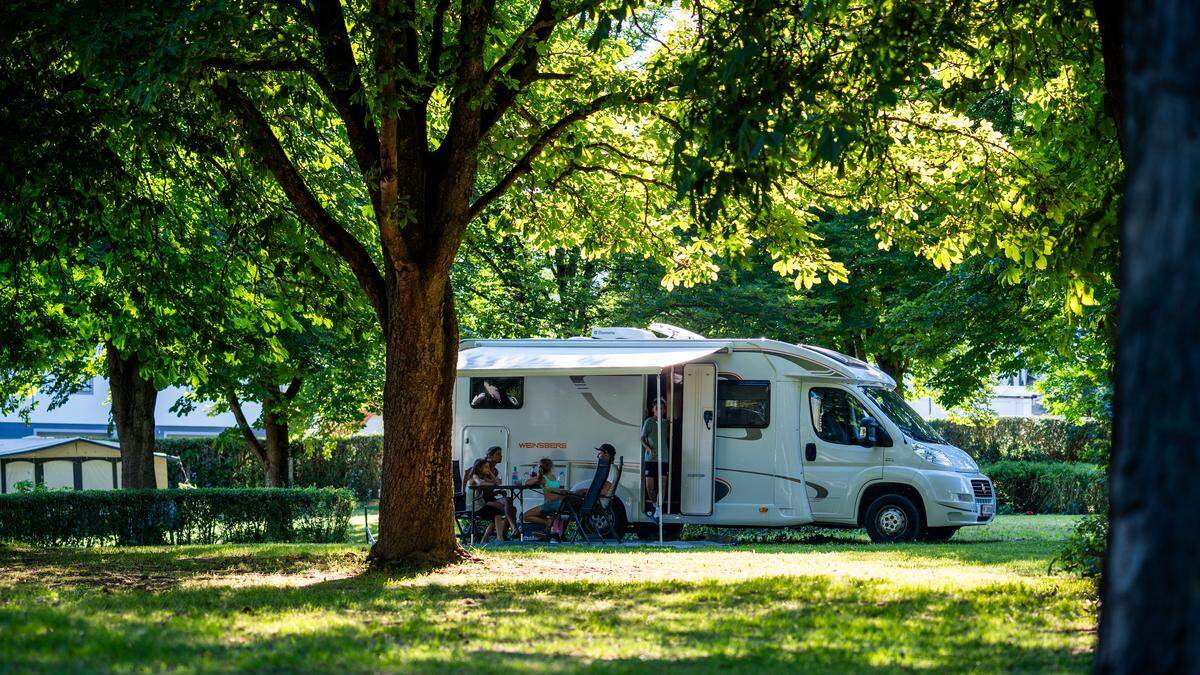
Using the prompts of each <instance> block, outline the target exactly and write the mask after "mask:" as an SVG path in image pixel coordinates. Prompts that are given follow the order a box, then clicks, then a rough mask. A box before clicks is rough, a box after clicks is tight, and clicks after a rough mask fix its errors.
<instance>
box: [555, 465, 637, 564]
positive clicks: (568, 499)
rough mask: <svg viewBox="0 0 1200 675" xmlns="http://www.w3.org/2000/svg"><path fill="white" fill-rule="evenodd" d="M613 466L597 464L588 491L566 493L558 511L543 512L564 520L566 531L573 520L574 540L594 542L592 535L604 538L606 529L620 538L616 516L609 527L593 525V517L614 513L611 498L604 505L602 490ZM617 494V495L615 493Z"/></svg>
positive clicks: (618, 474)
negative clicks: (616, 525) (578, 493)
mask: <svg viewBox="0 0 1200 675" xmlns="http://www.w3.org/2000/svg"><path fill="white" fill-rule="evenodd" d="M611 468H612V463H611V462H600V463H599V464H597V465H596V475H594V476H592V484H591V485H589V486H588V490H587V492H586V493H585V494H584V495H583V496H582V497H581V496H579V495H566V496H564V497H563V498H562V500H561V502H560V504H561V505H560V506H559V510H558V512H557V513H554V514H549V513H543V514H542V515H544V516H546V517H547V518H549V519H551V520H562V521H564V522H563V532H564V533H565V532H566V528H567V526H569V525H570V524H571V522H572V521H573V522H574V523H575V533H574V535H573V536H572V537H571V541H572V542H576V541H578V540H579V537H581V536H582V537H583V540H584V541H585V542H587V543H589V544H590V543H592V537H596V538H598V539H601V540H603V539H604V530H605V529H606V530H607V531H608V532H609V533H610V534H612V535H613V538H614V539H619V538H618V537H617V535H616V530H615V528H614V525H613V524H612V521H613V520H615V518H610V520H609V525H608V527H607V528H598V527H595V526H593V524H592V522H591V521H592V519H594V518H597V517H601V518H602V517H603V516H604V515H605V513H606V512H607V514H608V515H609V516H611V515H612V500H611V499H609V500H608V502H607V504H606V505H602V504H601V501H600V498H601V496H602V495H601V494H600V492H601V490H603V489H604V482H605V481H606V480H607V479H608V472H609V469H611ZM617 479H618V480H619V479H620V470H619V469H618V472H617ZM613 492H614V493H615V492H616V484H615V483H614V484H613ZM614 496H615V495H614Z"/></svg>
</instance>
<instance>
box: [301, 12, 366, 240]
mask: <svg viewBox="0 0 1200 675" xmlns="http://www.w3.org/2000/svg"><path fill="white" fill-rule="evenodd" d="M313 27H314V28H316V31H317V37H318V39H319V40H320V42H321V55H322V57H323V58H324V59H325V66H326V68H328V70H329V76H330V80H331V82H332V86H331V88H330V91H327V92H326V93H325V95H326V96H328V97H329V100H330V102H332V103H333V106H334V108H335V109H336V110H337V113H338V116H339V117H340V118H341V119H342V124H343V125H345V127H346V138H347V139H348V140H349V141H350V150H351V152H353V153H354V161H355V163H356V164H357V165H358V170H359V173H361V174H362V177H363V181H364V182H365V183H366V185H367V192H368V193H369V194H370V196H371V206H372V207H374V209H375V213H376V214H378V213H379V212H380V210H381V209H382V208H383V204H382V201H381V197H380V192H379V161H380V160H379V132H378V131H376V129H375V122H374V121H373V120H372V118H371V111H370V109H369V108H368V107H367V100H366V99H367V94H366V89H365V87H364V86H363V80H362V73H361V71H360V70H359V68H358V63H357V62H356V61H355V60H354V49H353V47H352V46H351V44H350V34H349V32H348V31H347V30H346V17H345V16H344V15H343V13H342V3H341V2H340V0H315V2H314V3H313ZM376 217H378V215H377V216H376Z"/></svg>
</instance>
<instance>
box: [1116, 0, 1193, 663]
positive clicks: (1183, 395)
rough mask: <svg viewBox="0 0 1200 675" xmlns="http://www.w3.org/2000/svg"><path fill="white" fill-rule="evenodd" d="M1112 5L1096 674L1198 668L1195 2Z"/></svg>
mask: <svg viewBox="0 0 1200 675" xmlns="http://www.w3.org/2000/svg"><path fill="white" fill-rule="evenodd" d="M1109 9H1111V8H1109ZM1122 9H1123V10H1124V16H1123V21H1122V23H1123V24H1124V29H1125V30H1124V67H1125V70H1124V92H1123V93H1124V114H1125V121H1126V124H1125V166H1126V189H1125V196H1124V198H1123V204H1122V206H1123V213H1122V222H1121V236H1122V251H1121V270H1120V283H1119V288H1120V292H1121V297H1120V301H1119V302H1120V309H1119V319H1118V326H1117V377H1116V383H1115V400H1114V423H1113V451H1112V466H1111V470H1110V471H1111V474H1110V488H1109V490H1110V492H1109V494H1110V514H1111V525H1112V529H1111V538H1110V541H1109V548H1108V554H1107V557H1106V559H1105V563H1104V577H1103V582H1102V586H1103V590H1102V594H1103V604H1102V609H1101V617H1100V644H1099V649H1098V654H1097V662H1096V667H1097V670H1098V671H1099V672H1102V673H1133V672H1138V673H1141V672H1145V673H1167V672H1171V673H1196V672H1200V568H1198V567H1197V565H1198V563H1197V560H1198V559H1200V538H1197V536H1196V517H1195V512H1196V499H1195V491H1194V490H1195V488H1194V486H1195V482H1196V475H1197V472H1198V471H1200V443H1198V442H1197V427H1198V424H1200V394H1198V393H1197V389H1196V386H1197V384H1196V383H1197V382H1198V381H1200V87H1197V82H1198V78H1200V50H1197V49H1196V45H1195V38H1196V35H1200V4H1198V3H1196V2H1195V1H1194V0H1159V1H1158V2H1148V3H1144V4H1138V5H1136V6H1134V5H1132V4H1130V5H1129V6H1127V7H1124V8H1122V7H1120V5H1118V6H1117V10H1118V12H1119V11H1120V10H1122ZM1100 16H1101V21H1102V22H1103V21H1104V20H1105V17H1106V16H1107V17H1110V18H1111V14H1106V13H1103V12H1101V13H1100ZM1109 28H1110V29H1111V26H1109ZM1102 34H1110V35H1111V30H1110V31H1105V30H1103V29H1102ZM1106 53H1108V50H1106Z"/></svg>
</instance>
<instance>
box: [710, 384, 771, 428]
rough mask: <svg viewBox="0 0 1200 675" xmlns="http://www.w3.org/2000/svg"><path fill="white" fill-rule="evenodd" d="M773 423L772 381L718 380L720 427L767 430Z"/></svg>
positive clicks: (718, 421) (718, 419)
mask: <svg viewBox="0 0 1200 675" xmlns="http://www.w3.org/2000/svg"><path fill="white" fill-rule="evenodd" d="M770 423H771V382H770V381H769V380H718V381H717V426H719V427H725V428H730V427H733V428H735V429H736V428H742V429H764V428H766V427H767V425H769V424H770Z"/></svg>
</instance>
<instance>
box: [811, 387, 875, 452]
mask: <svg viewBox="0 0 1200 675" xmlns="http://www.w3.org/2000/svg"><path fill="white" fill-rule="evenodd" d="M808 404H809V409H810V410H811V411H812V425H813V431H816V432H817V437H818V438H820V439H821V440H823V441H828V442H830V443H840V444H842V445H858V429H859V421H860V420H862V418H864V417H866V416H867V415H868V413H867V411H866V409H864V408H863V406H862V404H861V403H859V402H858V399H856V398H854V396H853V395H852V394H850V392H848V391H846V390H844V389H833V388H831V387H813V388H812V389H810V390H809V391H808Z"/></svg>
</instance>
